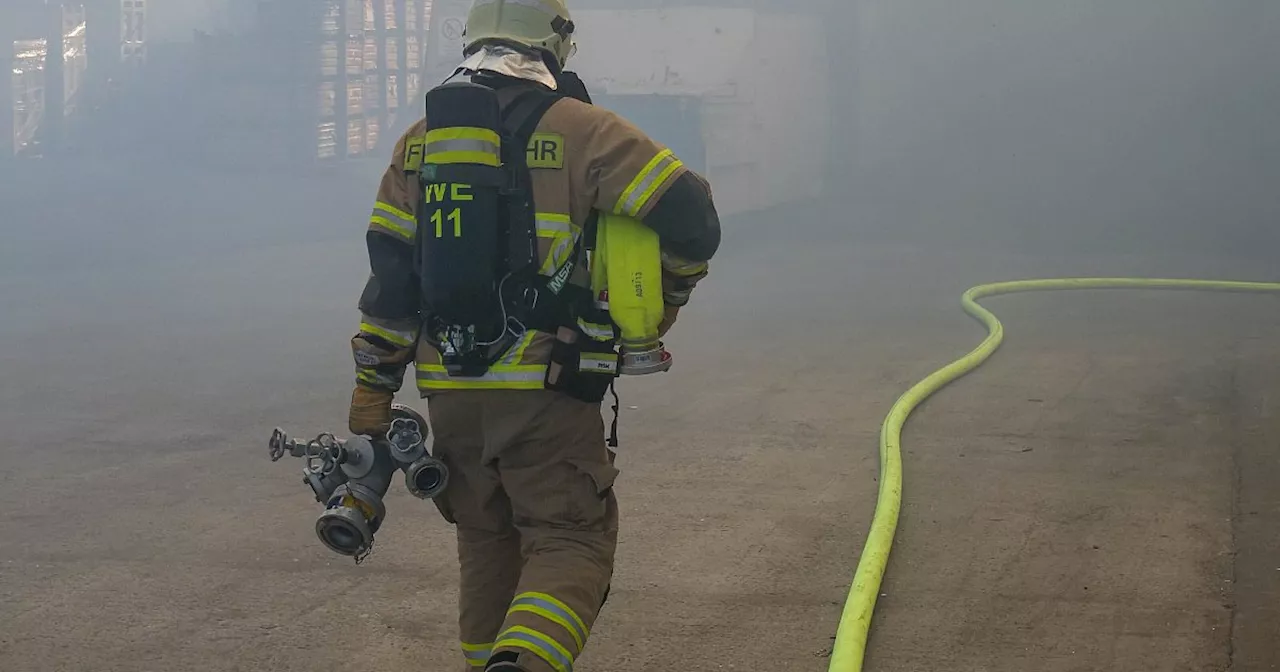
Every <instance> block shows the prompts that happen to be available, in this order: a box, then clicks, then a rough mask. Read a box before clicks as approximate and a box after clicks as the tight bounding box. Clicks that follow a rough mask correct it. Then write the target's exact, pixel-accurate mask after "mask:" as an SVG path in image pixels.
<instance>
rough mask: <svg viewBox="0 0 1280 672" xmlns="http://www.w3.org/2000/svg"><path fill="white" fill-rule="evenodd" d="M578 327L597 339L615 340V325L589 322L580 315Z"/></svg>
mask: <svg viewBox="0 0 1280 672" xmlns="http://www.w3.org/2000/svg"><path fill="white" fill-rule="evenodd" d="M578 328H579V329H581V330H582V333H584V334H586V335H588V336H590V337H591V338H594V339H596V340H597V341H610V340H613V325H609V324H595V323H594V322H587V321H586V320H584V319H582V318H581V317H579V318H578Z"/></svg>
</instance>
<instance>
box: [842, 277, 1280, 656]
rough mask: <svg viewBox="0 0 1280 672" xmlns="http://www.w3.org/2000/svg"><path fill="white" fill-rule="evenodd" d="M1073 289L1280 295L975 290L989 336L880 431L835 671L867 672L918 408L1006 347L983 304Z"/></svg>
mask: <svg viewBox="0 0 1280 672" xmlns="http://www.w3.org/2000/svg"><path fill="white" fill-rule="evenodd" d="M1067 289H1182V290H1197V291H1219V292H1274V293H1280V283H1272V282H1233V281H1225V280H1176V279H1161V278H1060V279H1048V280H1019V281H1014V282H997V283H992V284H988V285H978V286H976V287H973V288H970V289H969V290H968V291H966V292H965V293H964V296H963V297H962V298H961V304H962V305H963V307H964V311H965V312H966V313H968V314H969V315H971V316H973V317H974V318H975V319H977V320H978V321H979V322H981V323H982V324H983V325H985V326H986V328H987V338H986V339H985V340H983V341H982V343H981V344H979V345H978V347H977V348H975V349H974V350H973V351H972V352H970V353H969V354H967V355H965V356H964V357H961V358H960V359H957V360H956V361H954V362H952V363H950V364H948V365H946V366H944V367H943V368H941V369H938V370H937V371H935V372H933V373H932V374H930V375H929V376H928V377H926V378H925V379H924V380H921V381H920V382H919V383H916V384H915V385H914V386H913V387H911V388H910V389H908V390H907V391H906V392H905V393H903V395H902V396H901V397H899V398H898V401H897V402H895V403H894V405H893V407H892V408H891V409H890V410H889V415H888V416H887V417H886V418H885V420H884V424H883V425H882V426H881V429H880V493H879V495H878V496H877V498H876V510H875V515H874V516H873V517H872V520H871V530H870V531H869V532H868V533H867V541H866V544H865V545H864V547H863V550H862V557H861V559H860V560H859V561H858V569H857V571H856V572H855V573H854V576H853V585H852V586H851V587H850V589H849V596H848V599H847V600H846V601H845V606H844V611H843V613H842V614H841V616H840V626H839V628H838V629H837V630H836V641H835V644H834V646H833V648H832V651H831V660H830V664H829V666H828V668H827V669H828V670H829V672H861V670H862V662H863V656H864V655H865V654H866V648H867V631H868V629H869V628H870V627H871V615H872V612H873V611H874V610H875V606H876V597H877V596H878V595H879V593H880V582H881V580H882V579H883V578H884V569H885V565H886V564H887V563H888V562H889V549H890V548H891V547H892V546H893V535H894V532H895V531H896V530H897V527H898V512H899V510H900V508H901V506H902V453H901V445H900V444H901V441H902V426H903V425H904V424H905V423H906V421H907V416H908V415H910V414H911V411H913V410H914V409H915V408H916V407H917V406H919V405H920V404H921V403H922V402H923V401H924V400H925V399H928V398H929V397H930V396H932V395H933V394H934V393H935V392H937V391H938V390H940V389H942V388H943V387H944V386H946V385H947V384H949V383H951V382H952V381H955V380H956V379H958V378H960V377H961V376H964V375H965V374H967V373H969V372H970V371H973V370H974V369H976V368H978V366H980V365H981V364H982V363H983V362H984V361H986V360H987V358H988V357H990V356H991V354H992V353H993V352H995V350H996V348H998V347H1000V342H1001V341H1002V340H1004V325H1002V324H1000V320H999V319H997V318H996V316H995V315H994V314H992V313H991V312H990V311H988V310H987V309H985V308H983V307H982V306H980V305H978V300H979V299H983V298H986V297H989V296H997V295H1000V294H1014V293H1018V292H1040V291H1054V290H1067Z"/></svg>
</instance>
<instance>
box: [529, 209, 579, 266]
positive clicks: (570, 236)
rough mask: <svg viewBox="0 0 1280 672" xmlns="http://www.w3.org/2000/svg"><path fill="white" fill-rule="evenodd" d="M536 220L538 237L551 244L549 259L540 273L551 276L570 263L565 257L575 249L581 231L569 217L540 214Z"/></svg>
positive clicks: (545, 260)
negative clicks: (547, 240)
mask: <svg viewBox="0 0 1280 672" xmlns="http://www.w3.org/2000/svg"><path fill="white" fill-rule="evenodd" d="M535 220H536V224H537V232H538V237H540V238H547V239H550V242H551V249H550V250H549V251H548V253H547V258H546V259H544V260H543V261H542V266H541V267H539V268H538V272H539V273H541V274H543V275H551V274H553V273H555V270H556V269H557V268H560V267H561V266H563V265H564V263H565V262H566V261H568V259H565V256H566V255H567V253H568V251H569V250H571V249H573V244H574V242H575V241H576V240H577V237H578V235H579V230H578V227H576V226H574V225H573V220H572V219H570V217H569V215H561V214H556V213H549V212H539V213H537V214H536V215H535Z"/></svg>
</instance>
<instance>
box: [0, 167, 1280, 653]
mask: <svg viewBox="0 0 1280 672" xmlns="http://www.w3.org/2000/svg"><path fill="white" fill-rule="evenodd" d="M361 186H362V187H363V186H365V185H361ZM370 193H371V191H370ZM211 207H212V206H211ZM364 209H365V208H364V205H363V204H362V203H359V204H356V206H352V207H350V208H349V211H337V212H334V213H332V215H331V219H333V218H336V219H342V218H344V217H345V218H349V219H348V220H347V221H348V222H349V224H348V223H346V222H343V223H342V224H341V226H339V225H338V224H336V223H335V222H333V221H327V223H324V224H323V225H313V222H311V221H301V220H300V219H299V218H290V217H284V216H276V215H272V216H270V217H262V216H258V215H261V214H262V213H258V214H256V215H255V217H257V220H256V221H253V220H252V219H249V220H246V219H237V218H236V217H234V216H232V215H227V216H225V217H223V218H219V217H216V216H214V214H213V213H211V212H210V211H208V210H206V211H204V215H203V217H204V221H202V222H201V223H200V225H199V226H198V227H197V228H193V229H191V230H189V231H188V233H189V237H188V236H185V235H184V234H183V232H182V231H181V230H180V231H178V232H176V233H174V232H170V233H169V234H168V236H169V237H168V238H164V240H165V243H164V245H162V246H161V247H163V249H156V248H155V247H153V246H150V245H148V244H147V242H146V240H148V239H146V238H142V237H141V236H140V239H139V241H134V244H131V245H128V246H123V247H121V248H120V250H117V251H116V252H100V251H101V250H102V247H101V246H100V245H90V244H87V243H84V242H83V241H84V240H85V238H83V237H80V238H78V240H80V241H81V243H79V244H77V243H75V242H71V243H63V244H61V246H59V247H49V246H46V245H41V244H39V241H40V240H41V239H40V236H39V235H36V234H32V233H31V232H30V231H25V232H24V234H23V235H24V237H23V238H22V240H23V241H26V242H25V243H24V244H29V245H30V248H29V250H28V252H29V254H28V253H20V252H19V251H18V250H17V249H16V248H14V247H10V248H9V253H11V254H12V256H13V258H14V261H15V263H13V264H9V265H8V266H7V268H8V270H7V271H6V274H5V275H3V276H0V308H2V309H3V314H4V315H5V319H4V320H3V322H2V323H0V344H2V345H3V347H0V371H2V372H3V375H2V378H0V379H2V380H3V388H2V390H3V391H2V392H0V427H3V428H4V430H5V431H4V439H3V440H2V441H0V511H3V515H0V540H2V541H0V670H4V671H6V672H10V671H12V672H54V671H59V672H61V671H66V672H112V671H116V670H120V671H128V672H151V671H156V672H159V671H169V670H184V671H188V670H189V671H193V672H195V671H198V672H214V671H220V672H232V671H241V670H243V671H246V672H247V671H250V670H253V671H257V670H272V671H273V672H290V671H298V672H303V671H306V672H314V671H316V670H341V669H359V670H377V671H382V672H394V671H400V670H404V671H408V670H414V671H419V670H452V669H456V667H457V666H458V665H459V664H460V658H459V655H458V653H457V651H456V645H455V633H454V623H455V608H456V590H455V581H456V578H457V569H456V560H455V556H454V544H453V541H452V536H451V530H450V528H448V527H447V526H446V525H445V524H444V523H443V521H442V520H440V518H439V517H438V515H437V514H436V512H435V510H434V508H433V507H431V506H430V505H426V504H423V503H420V502H418V501H417V500H414V499H412V498H411V497H409V496H408V495H407V494H405V493H404V491H403V489H402V488H401V486H400V485H398V484H397V485H395V486H394V489H393V494H392V495H391V497H390V498H389V502H388V506H389V510H390V514H389V518H388V521H387V523H386V525H385V526H384V528H383V530H382V531H381V532H380V533H379V535H378V539H379V545H378V547H377V548H376V550H375V552H374V554H373V555H372V556H371V557H370V559H369V560H368V561H367V562H366V563H365V564H363V565H362V566H359V567H356V566H354V565H353V564H352V563H351V562H350V561H348V560H346V559H344V558H340V557H338V556H335V555H333V554H331V553H330V552H328V551H327V550H325V549H324V548H323V547H322V546H321V545H320V544H319V543H318V541H317V540H316V539H315V536H314V533H313V531H312V525H313V522H314V520H315V516H316V515H317V513H318V506H317V505H316V504H315V503H314V502H313V501H311V497H310V493H309V492H308V491H307V490H306V489H305V487H304V486H302V485H301V483H300V482H299V474H298V465H297V464H295V463H287V462H281V463H277V464H272V463H270V462H269V461H268V459H267V457H266V440H267V437H268V436H269V434H270V432H271V429H272V427H274V426H276V425H280V426H283V427H284V428H286V429H288V430H290V431H292V432H294V433H297V434H307V433H316V432H319V431H321V430H322V429H331V430H334V431H339V432H340V431H342V429H343V425H344V423H345V410H346V408H345V404H346V402H347V399H348V394H349V389H350V387H349V386H350V383H351V365H350V363H349V354H348V350H347V338H348V337H349V336H350V334H351V332H352V330H353V328H354V327H355V324H356V319H357V315H356V313H355V312H354V305H355V300H356V298H357V295H358V294H359V291H360V288H361V284H362V281H363V276H364V273H365V261H364V258H363V256H362V254H363V251H362V242H361V240H360V231H361V229H362V224H361V223H360V221H359V220H360V219H361V217H362V215H363V212H362V211H363V210H364ZM227 212H228V213H230V212H231V210H230V209H229V208H228V209H227ZM151 216H154V217H155V218H162V217H163V215H162V213H161V212H160V211H155V212H152V213H151V214H150V215H148V218H149V217H151ZM148 218H142V219H140V220H137V221H138V226H139V227H141V229H142V230H144V231H149V230H152V229H154V230H156V231H159V230H160V229H161V227H160V226H159V225H158V224H155V223H154V222H153V221H152V220H151V219H148ZM144 220H145V221H144ZM264 220H270V222H271V226H272V227H273V228H272V232H273V233H271V234H270V235H267V234H261V235H260V234H255V233H252V231H254V226H256V225H257V222H261V221H264ZM148 222H152V223H148ZM347 226H349V230H347V229H343V228H342V227H347ZM797 226H798V224H797ZM148 227H151V228H148ZM6 235H8V233H6ZM50 235H53V234H50ZM86 235H89V238H90V239H93V240H107V239H111V238H112V236H110V235H102V234H95V235H96V238H95V237H94V235H90V234H86ZM856 237H857V236H856V234H854V233H849V234H848V235H843V236H832V235H830V234H828V235H827V236H825V237H823V236H818V235H813V236H810V235H806V234H794V235H793V234H788V235H786V236H779V235H769V234H767V233H764V232H762V231H761V230H759V229H755V228H745V227H744V228H743V229H741V230H735V229H733V228H730V229H728V230H727V231H726V234H725V239H726V246H725V248H724V251H723V253H722V255H721V258H720V260H719V261H717V262H716V263H715V264H714V266H713V272H712V275H711V277H710V278H709V279H708V280H707V282H706V284H705V285H704V287H703V288H702V289H700V290H699V292H698V294H697V295H696V298H695V300H694V302H693V304H692V305H691V306H690V308H689V310H688V311H687V313H686V314H685V315H684V316H682V318H681V320H680V322H679V323H678V325H677V327H676V329H675V330H674V331H673V333H672V335H671V338H670V339H669V344H668V345H669V347H670V349H671V350H672V351H673V353H674V355H675V357H676V366H675V368H674V369H673V370H672V372H670V373H668V374H665V375H663V376H657V377H654V378H652V379H640V380H626V381H624V383H623V384H622V385H621V386H620V388H621V390H620V391H621V394H622V395H623V396H622V404H623V414H622V418H621V439H622V447H621V451H620V457H619V466H620V467H621V469H622V470H623V477H622V479H621V481H620V483H619V486H618V491H619V497H620V500H621V503H622V507H623V512H622V513H623V530H622V536H621V542H620V543H621V548H620V551H619V565H618V568H617V575H616V580H615V582H614V591H613V594H612V597H611V599H610V602H609V604H608V606H607V608H606V611H605V613H604V614H603V616H602V618H601V620H600V622H599V624H598V626H597V627H596V629H595V633H594V635H593V638H592V640H591V643H590V645H589V646H588V651H587V653H586V654H585V655H584V657H583V659H582V661H581V664H580V666H579V667H578V669H580V670H583V671H584V672H593V671H605V670H608V671H609V672H641V671H644V672H652V671H654V670H673V671H677V670H678V671H684V670H735V669H736V670H748V671H752V672H754V671H757V670H765V669H767V670H787V671H792V670H794V671H796V672H800V671H817V670H824V669H825V668H826V665H827V655H828V653H829V649H830V646H831V643H832V638H833V635H834V633H835V630H836V626H837V623H838V618H839V615H840V611H841V607H842V605H843V602H844V599H845V595H846V590H847V588H848V585H849V582H850V580H851V578H852V575H853V570H854V567H855V565H856V563H857V561H858V556H859V552H860V550H861V548H862V542H863V539H864V535H865V533H866V530H867V526H868V524H869V522H870V518H871V514H872V510H873V505H874V499H875V493H876V478H877V436H878V433H879V428H880V422H881V420H882V418H883V417H884V415H885V413H886V412H887V411H888V409H889V407H890V405H891V404H892V403H893V401H894V400H895V399H896V398H897V396H898V395H899V394H900V393H901V392H902V391H904V390H905V389H906V388H907V387H909V386H910V385H911V384H913V383H914V382H915V381H917V380H918V379H920V378H921V377H923V376H924V375H926V374H928V373H929V372H931V371H932V370H934V369H935V368H937V367H939V366H941V365H943V364H945V363H946V362H948V361H950V360H951V359H953V358H955V357H957V356H959V355H961V354H963V353H965V352H967V351H968V350H969V349H970V348H971V347H973V346H974V345H975V344H976V343H977V342H978V341H979V340H980V338H981V336H982V332H981V330H980V328H979V327H978V326H977V325H976V324H975V323H973V322H972V321H971V320H970V319H969V318H968V317H966V316H965V315H964V314H963V313H961V311H960V309H959V295H960V293H961V292H962V291H963V290H964V289H965V288H967V287H968V286H970V285H972V284H976V283H979V282H988V281H995V280H1006V279H1015V278H1021V277H1044V276H1055V275H1102V274H1105V275H1116V274H1121V275H1178V276H1189V277H1194V276H1202V277H1230V278H1240V279H1267V274H1268V273H1269V272H1270V273H1272V274H1273V277H1272V278H1271V279H1275V278H1274V269H1273V268H1271V267H1269V266H1268V265H1266V264H1264V263H1253V264H1250V263H1246V262H1242V261H1240V260H1239V259H1224V258H1212V257H1209V258H1206V257H1197V256H1194V255H1192V254H1184V255H1179V254H1174V253H1166V252H1161V253H1158V254H1156V253H1152V254H1145V255H1117V254H1105V255H1104V254H1097V253H1089V254H1083V253H1066V252H1063V251H1062V250H1060V249H1059V250H1049V251H1046V252H1045V253H1044V254H1032V253H1027V252H1025V251H1024V252H1018V251H1013V250H1001V249H998V248H997V249H981V248H978V247H975V246H969V247H966V246H959V245H950V244H948V245H945V246H930V245H929V244H927V243H923V242H922V243H916V244H911V245H907V244H891V243H887V242H882V243H876V244H859V242H858V241H857V240H854V239H855V238H856ZM838 238H843V240H838ZM149 240H154V238H150V239H149ZM191 240H195V241H198V244H187V242H188V241H191ZM32 241H35V242H32ZM175 243H183V246H181V247H180V246H177V245H176V244H175ZM126 248H127V249H126ZM117 252H118V254H117ZM125 252H128V254H125ZM42 255H43V256H42ZM33 259H35V261H33ZM89 261H94V262H95V263H88V262H89ZM18 262H22V263H18ZM1277 301H1280V298H1277V297H1262V296H1242V295H1197V294H1169V293H1151V292H1105V293H1103V292H1089V293H1079V294H1069V295H1068V294H1054V295H1020V296H1013V297H1002V298H996V299H991V300H989V301H988V302H987V303H988V306H990V307H991V308H992V309H993V310H995V311H996V312H997V313H998V314H999V315H1000V316H1001V317H1002V318H1003V320H1004V323H1005V326H1006V330H1007V337H1006V343H1005V345H1004V347H1003V348H1002V349H1001V350H1000V351H999V352H998V353H997V354H996V356H995V357H994V358H993V359H992V360H991V361H990V362H989V363H988V364H987V365H986V366H985V367H984V368H982V369H980V370H979V371H977V372H976V373H974V374H972V375H971V376H969V377H967V378H965V379H963V380H961V381H959V382H957V383H956V384H955V385H954V386H952V387H949V388H947V389H946V390H944V391H943V392H942V393H941V394H939V395H938V396H937V397H935V398H934V399H933V400H931V401H930V402H928V403H927V404H926V405H925V406H924V407H922V408H921V409H920V410H919V411H918V412H917V414H916V415H915V416H913V418H912V419H911V421H910V422H909V424H908V427H907V431H906V433H905V436H904V459H905V503H904V506H903V510H902V520H901V525H900V529H899V533H898V538H897V542H896V545H895V548H894V551H893V555H892V558H891V563H890V567H889V571H888V574H887V577H886V580H885V584H884V587H883V591H882V592H883V596H882V597H881V598H880V602H879V607H878V609H877V615H876V619H875V622H874V624H873V629H872V630H873V635H872V639H871V647H870V653H869V657H868V660H867V666H866V669H867V670H875V671H878V672H896V671H908V670H910V671H929V670H938V671H943V670H946V671H948V672H959V671H966V672H968V671H972V672H979V671H982V672H1004V671H1008V672H1015V671H1017V672H1022V671H1024V670H1037V671H1038V672H1039V671H1044V672H1053V671H1076V670H1079V671H1094V670H1115V671H1116V672H1133V671H1134V670H1151V671H1175V670H1186V671H1189V672H1206V671H1209V670H1235V671H1238V672H1254V671H1259V672H1260V671H1263V670H1272V669H1277V668H1278V667H1280V644H1277V642H1280V613H1278V610H1277V607H1276V605H1277V604H1280V540H1278V537H1280V535H1277V533H1276V530H1277V526H1278V525H1280V494H1277V493H1280V490H1277V488H1276V484H1277V483H1278V482H1280V350H1277V347H1276V345H1275V344H1276V343H1277V342H1280V310H1277Z"/></svg>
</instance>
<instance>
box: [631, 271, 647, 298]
mask: <svg viewBox="0 0 1280 672" xmlns="http://www.w3.org/2000/svg"><path fill="white" fill-rule="evenodd" d="M631 287H632V288H634V289H635V290H636V298H637V299H643V298H644V273H642V272H640V271H636V272H635V273H633V274H632V275H631Z"/></svg>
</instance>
